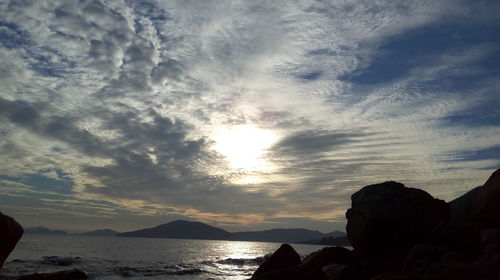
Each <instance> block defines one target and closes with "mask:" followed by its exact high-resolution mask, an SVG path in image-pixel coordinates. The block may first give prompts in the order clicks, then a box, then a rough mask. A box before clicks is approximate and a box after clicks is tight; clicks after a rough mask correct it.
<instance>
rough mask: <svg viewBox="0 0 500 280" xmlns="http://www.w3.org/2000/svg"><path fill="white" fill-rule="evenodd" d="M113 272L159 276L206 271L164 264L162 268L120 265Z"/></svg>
mask: <svg viewBox="0 0 500 280" xmlns="http://www.w3.org/2000/svg"><path fill="white" fill-rule="evenodd" d="M114 273H115V274H118V275H120V276H122V277H135V276H160V275H193V274H201V273H208V271H205V270H203V269H200V268H196V267H189V268H188V267H181V266H177V265H175V266H165V267H164V268H142V267H141V268H138V267H129V266H122V267H116V268H115V269H114Z"/></svg>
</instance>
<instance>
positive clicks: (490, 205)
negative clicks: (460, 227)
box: [470, 169, 500, 228]
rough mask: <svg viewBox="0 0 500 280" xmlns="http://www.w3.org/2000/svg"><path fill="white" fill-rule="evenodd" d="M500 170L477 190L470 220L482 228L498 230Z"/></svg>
mask: <svg viewBox="0 0 500 280" xmlns="http://www.w3.org/2000/svg"><path fill="white" fill-rule="evenodd" d="M499 213H500V169H497V171H495V172H493V174H492V175H491V176H490V178H489V179H488V181H486V183H485V184H484V185H483V186H482V187H480V188H479V191H478V194H477V196H476V199H475V201H474V203H473V206H472V212H471V216H470V220H471V221H472V222H473V223H476V224H477V225H479V226H480V227H482V228H500V214H499Z"/></svg>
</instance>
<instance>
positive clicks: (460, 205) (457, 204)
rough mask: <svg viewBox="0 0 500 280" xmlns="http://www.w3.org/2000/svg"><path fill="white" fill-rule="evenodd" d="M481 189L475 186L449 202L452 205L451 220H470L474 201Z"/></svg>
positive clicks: (459, 221)
mask: <svg viewBox="0 0 500 280" xmlns="http://www.w3.org/2000/svg"><path fill="white" fill-rule="evenodd" d="M480 190H481V187H475V188H473V189H472V190H470V191H468V192H466V193H465V194H464V195H462V196H459V197H457V198H455V199H454V200H452V201H450V202H448V205H450V222H452V223H466V222H468V221H469V219H470V213H471V212H472V207H473V206H474V201H475V200H476V198H477V194H478V193H479V191H480Z"/></svg>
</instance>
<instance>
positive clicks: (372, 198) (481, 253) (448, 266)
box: [252, 169, 500, 280]
mask: <svg viewBox="0 0 500 280" xmlns="http://www.w3.org/2000/svg"><path fill="white" fill-rule="evenodd" d="M450 209H451V215H450ZM346 216H347V218H348V225H347V236H348V238H349V240H350V241H351V244H352V246H353V247H354V249H353V250H352V251H349V250H347V249H345V248H340V247H334V248H324V249H322V250H320V251H318V252H315V253H312V254H311V255H309V256H307V257H306V258H305V259H304V260H303V261H302V264H300V265H293V266H288V267H284V268H283V267H273V266H269V265H268V266H267V267H266V273H264V274H257V273H256V274H254V277H252V279H254V280H267V279H273V280H280V279H287V280H290V279H297V280H298V279H301V280H305V279H328V280H420V279H426V280H443V279H444V280H447V279H450V280H451V279H453V280H457V279H458V280H466V279H467V280H469V279H481V280H498V279H500V169H499V170H497V171H496V172H494V173H493V175H492V176H491V177H490V178H489V180H488V181H487V182H486V183H485V184H484V185H483V186H481V187H477V188H475V189H473V190H471V191H469V192H468V193H466V194H464V195H463V196H461V197H459V198H457V199H455V200H453V201H451V202H450V203H449V204H446V203H445V202H444V201H441V200H438V199H435V198H433V197H432V196H430V195H429V194H428V193H426V192H424V191H422V190H418V189H412V188H406V187H404V186H403V185H402V184H400V183H396V182H386V183H382V184H377V185H370V186H366V187H364V188H362V189H361V190H360V191H358V192H356V193H355V194H353V195H352V207H351V209H349V210H348V211H347V213H346ZM286 252H287V254H290V255H291V256H292V255H293V253H291V250H290V249H287V250H286ZM276 253H278V252H276ZM276 253H275V254H276ZM273 256H274V255H273ZM280 256H281V257H280V258H284V257H283V252H280ZM259 269H260V268H259Z"/></svg>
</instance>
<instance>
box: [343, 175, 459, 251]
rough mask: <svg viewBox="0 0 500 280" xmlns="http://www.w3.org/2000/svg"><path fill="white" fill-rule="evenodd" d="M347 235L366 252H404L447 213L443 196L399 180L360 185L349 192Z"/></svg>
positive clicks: (360, 249) (426, 233) (448, 213)
mask: <svg viewBox="0 0 500 280" xmlns="http://www.w3.org/2000/svg"><path fill="white" fill-rule="evenodd" d="M351 201H352V206H351V208H350V209H348V210H347V213H346V216H347V237H348V238H349V241H350V242H351V244H352V246H353V247H354V248H355V249H356V250H357V251H358V252H359V253H361V254H365V255H367V256H387V255H391V256H395V255H400V256H405V255H406V253H407V252H408V251H409V250H410V248H411V247H412V246H413V245H414V244H415V243H417V242H419V241H423V240H424V239H425V238H427V236H428V235H429V233H430V232H431V231H432V230H433V229H434V228H435V227H436V226H437V225H438V224H439V223H441V222H443V221H445V220H447V219H448V218H449V216H450V209H449V206H448V204H447V203H445V202H444V201H443V200H439V199H435V198H433V197H432V196H431V195H430V194H428V193H427V192H425V191H423V190H420V189H414V188H407V187H405V186H404V185H403V184H401V183H398V182H385V183H381V184H375V185H369V186H366V187H363V188H362V189H361V190H359V191H358V192H356V193H354V194H353V195H352V196H351Z"/></svg>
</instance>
